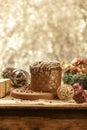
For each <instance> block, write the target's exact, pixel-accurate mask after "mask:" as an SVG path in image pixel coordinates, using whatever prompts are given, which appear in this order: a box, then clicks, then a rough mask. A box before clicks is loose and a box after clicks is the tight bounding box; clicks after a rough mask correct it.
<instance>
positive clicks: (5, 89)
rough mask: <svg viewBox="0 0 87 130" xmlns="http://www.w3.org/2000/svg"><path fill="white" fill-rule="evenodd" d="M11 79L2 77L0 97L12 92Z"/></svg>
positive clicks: (0, 80)
mask: <svg viewBox="0 0 87 130" xmlns="http://www.w3.org/2000/svg"><path fill="white" fill-rule="evenodd" d="M10 86H11V80H10V79H0V98H2V97H5V96H6V95H7V94H9V93H10Z"/></svg>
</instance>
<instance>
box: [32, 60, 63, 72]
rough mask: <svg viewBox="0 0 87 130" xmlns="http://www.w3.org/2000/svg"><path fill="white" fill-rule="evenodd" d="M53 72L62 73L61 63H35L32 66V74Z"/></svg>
mask: <svg viewBox="0 0 87 130" xmlns="http://www.w3.org/2000/svg"><path fill="white" fill-rule="evenodd" d="M51 70H60V71H62V68H61V67H60V63H59V62H52V61H50V62H46V61H39V62H35V63H34V64H33V65H31V66H30V72H31V73H32V72H33V71H34V72H42V71H51Z"/></svg>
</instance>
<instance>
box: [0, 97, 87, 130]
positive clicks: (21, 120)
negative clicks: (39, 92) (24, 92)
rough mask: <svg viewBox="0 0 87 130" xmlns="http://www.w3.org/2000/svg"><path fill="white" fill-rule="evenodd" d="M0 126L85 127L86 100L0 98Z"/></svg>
mask: <svg viewBox="0 0 87 130" xmlns="http://www.w3.org/2000/svg"><path fill="white" fill-rule="evenodd" d="M0 130H87V103H83V104H77V103H75V102H73V101H71V102H64V101H57V100H56V101H54V100H49V101H45V100H38V101H21V100H15V99H13V98H11V99H10V98H4V99H0Z"/></svg>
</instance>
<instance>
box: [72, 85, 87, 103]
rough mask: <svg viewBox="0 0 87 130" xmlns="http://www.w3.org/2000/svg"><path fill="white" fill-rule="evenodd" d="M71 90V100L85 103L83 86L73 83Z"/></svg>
mask: <svg viewBox="0 0 87 130" xmlns="http://www.w3.org/2000/svg"><path fill="white" fill-rule="evenodd" d="M73 88H74V95H73V99H74V100H75V101H76V102H77V103H83V102H87V94H86V93H85V91H84V89H83V86H82V85H81V84H79V83H75V84H73Z"/></svg>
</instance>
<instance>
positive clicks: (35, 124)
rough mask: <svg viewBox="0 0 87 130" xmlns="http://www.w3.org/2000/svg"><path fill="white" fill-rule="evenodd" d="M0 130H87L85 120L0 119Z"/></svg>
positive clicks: (86, 121) (86, 120)
mask: <svg viewBox="0 0 87 130" xmlns="http://www.w3.org/2000/svg"><path fill="white" fill-rule="evenodd" d="M0 130H87V119H80V120H78V119H61V120H60V119H54V118H46V117H45V118H44V117H25V118H24V117H0Z"/></svg>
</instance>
